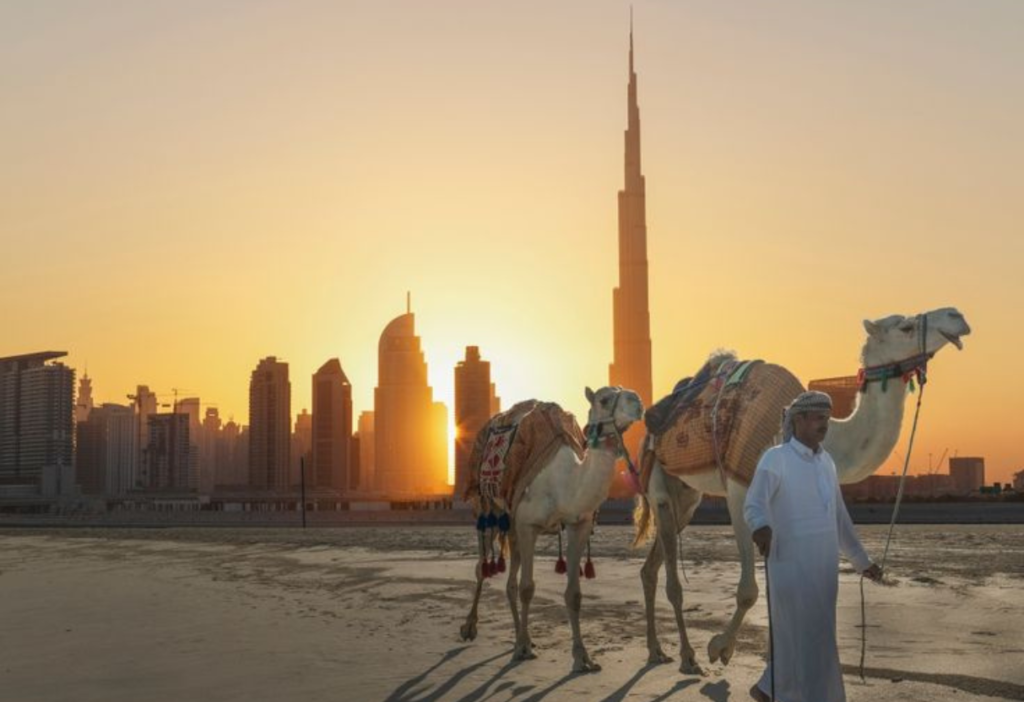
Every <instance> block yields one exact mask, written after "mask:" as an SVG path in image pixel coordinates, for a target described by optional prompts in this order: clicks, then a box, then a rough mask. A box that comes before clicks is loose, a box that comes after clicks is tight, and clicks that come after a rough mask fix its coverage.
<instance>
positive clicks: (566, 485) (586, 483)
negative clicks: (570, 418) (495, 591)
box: [462, 387, 644, 672]
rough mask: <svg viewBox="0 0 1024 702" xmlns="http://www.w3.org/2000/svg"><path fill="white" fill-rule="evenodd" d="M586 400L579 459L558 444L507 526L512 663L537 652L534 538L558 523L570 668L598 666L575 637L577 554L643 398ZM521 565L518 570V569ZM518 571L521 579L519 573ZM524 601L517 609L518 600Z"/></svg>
mask: <svg viewBox="0 0 1024 702" xmlns="http://www.w3.org/2000/svg"><path fill="white" fill-rule="evenodd" d="M586 394H587V400H588V401H589V402H590V411H589V414H588V418H587V421H588V424H587V428H588V432H587V433H588V436H590V437H592V438H593V439H594V442H592V443H591V446H590V448H588V449H587V451H586V453H585V454H584V456H583V459H582V460H580V459H579V458H578V457H577V455H576V452H575V451H574V450H573V449H572V448H571V447H570V446H568V445H563V446H561V447H560V448H559V449H558V451H557V452H556V453H555V454H554V455H553V456H552V457H551V458H550V459H549V460H548V462H547V463H546V464H545V465H544V466H543V467H542V468H540V469H539V470H538V472H537V473H536V474H535V476H536V477H534V478H533V480H532V482H531V483H530V485H529V486H528V487H526V488H525V490H524V491H523V493H522V497H521V498H520V499H519V502H518V504H516V505H515V506H514V510H515V511H514V513H513V514H512V525H511V530H510V532H509V539H508V548H509V569H508V570H509V572H508V584H507V586H506V594H507V595H508V603H509V607H510V608H511V610H512V619H513V622H514V624H515V630H516V646H515V651H514V653H513V655H512V659H513V661H522V660H528V659H531V658H536V655H535V654H534V653H533V643H532V642H531V640H530V630H529V616H530V603H531V601H532V600H533V594H534V578H533V561H534V548H535V546H536V542H537V537H538V536H539V535H540V534H542V533H556V532H557V531H558V530H560V529H561V528H562V527H563V526H564V527H565V530H566V535H567V537H568V548H567V554H566V556H567V562H566V566H567V572H566V574H567V576H568V583H567V585H566V588H565V605H566V607H567V608H568V610H569V623H570V625H571V626H572V638H573V647H572V654H573V671H575V672H591V671H597V670H600V669H601V667H600V666H599V665H597V664H596V663H594V662H593V661H592V660H591V659H590V656H589V655H588V654H587V649H586V647H585V646H584V645H583V639H582V637H581V636H580V604H581V601H582V595H581V592H580V559H581V556H582V554H583V551H584V547H585V545H586V543H587V538H588V537H589V536H590V533H591V529H592V526H593V519H594V513H595V512H596V511H597V508H598V507H600V505H601V503H602V502H604V501H605V500H606V499H607V498H608V491H609V490H610V489H611V484H612V481H613V480H614V478H615V464H616V462H617V461H618V459H619V457H620V456H622V455H623V451H624V449H623V443H622V434H623V432H625V431H626V430H627V429H629V427H630V425H632V424H633V422H636V421H638V420H640V419H641V418H642V417H643V412H644V407H643V403H642V402H641V400H640V396H639V395H637V394H636V393H635V392H633V391H632V390H624V389H622V388H619V387H605V388H601V389H600V390H598V391H597V392H594V391H592V390H591V389H590V388H587V390H586ZM483 559H484V556H483V555H481V563H478V565H477V588H476V593H475V596H474V599H473V606H472V608H471V610H470V613H469V616H468V617H467V618H466V623H465V624H463V626H462V636H463V638H473V637H475V635H476V621H477V604H478V601H479V598H480V587H481V583H482V578H483V575H482V573H481V565H482V563H483ZM520 569H522V574H521V575H519V571H520ZM517 576H518V578H517ZM519 603H521V604H522V612H521V613H520V612H519V609H518V604H519Z"/></svg>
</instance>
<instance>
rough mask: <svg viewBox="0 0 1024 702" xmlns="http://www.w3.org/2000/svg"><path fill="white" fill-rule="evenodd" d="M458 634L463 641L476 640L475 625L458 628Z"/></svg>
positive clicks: (464, 625)
mask: <svg viewBox="0 0 1024 702" xmlns="http://www.w3.org/2000/svg"><path fill="white" fill-rule="evenodd" d="M459 634H461V635H462V640H463V641H475V640H476V624H463V625H462V626H461V627H460V628H459Z"/></svg>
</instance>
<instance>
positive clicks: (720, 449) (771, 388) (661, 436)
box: [641, 358, 804, 490]
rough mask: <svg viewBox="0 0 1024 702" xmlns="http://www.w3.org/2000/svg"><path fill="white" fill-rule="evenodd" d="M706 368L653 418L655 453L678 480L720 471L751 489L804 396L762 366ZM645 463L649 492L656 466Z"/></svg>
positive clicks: (776, 370)
mask: <svg viewBox="0 0 1024 702" xmlns="http://www.w3.org/2000/svg"><path fill="white" fill-rule="evenodd" d="M709 365H711V364H706V365H705V366H704V367H703V368H701V370H700V371H699V372H698V373H697V375H695V376H693V378H692V379H687V380H686V381H685V382H684V383H680V385H679V386H677V388H676V391H675V392H673V394H672V395H670V396H669V397H667V398H665V400H662V401H660V402H659V403H658V404H657V405H655V407H656V408H657V407H658V406H659V405H662V404H663V403H665V405H664V406H663V407H662V409H661V410H660V412H661V415H660V416H656V417H655V418H654V420H653V421H654V422H655V423H656V426H655V430H651V429H650V424H649V425H648V427H649V430H650V433H651V435H652V436H653V454H654V458H657V461H658V463H660V464H661V465H662V467H663V468H664V470H665V471H666V472H667V473H669V474H671V475H675V476H678V477H684V476H687V475H695V474H701V473H707V472H720V473H721V477H722V479H723V482H724V480H725V478H726V477H731V478H733V479H734V480H738V481H739V482H741V483H743V484H745V485H749V484H750V481H751V480H752V479H753V475H754V469H755V468H756V467H757V462H758V461H759V460H760V458H761V454H762V453H764V451H765V450H767V449H768V448H770V447H771V446H773V445H774V444H775V443H776V442H777V437H778V435H779V432H780V429H781V422H782V412H783V410H784V409H785V407H786V405H788V404H789V403H790V402H792V400H793V399H794V398H795V397H796V396H797V395H799V394H800V393H801V392H803V390H804V388H803V385H802V384H801V383H800V381H799V380H797V378H796V377H795V376H794V375H793V374H792V373H790V372H789V371H788V370H786V369H785V368H783V367H781V366H777V365H774V364H770V363H764V362H762V361H738V360H736V359H732V358H731V359H726V360H725V361H724V362H716V363H715V364H714V367H713V368H709ZM644 459H646V460H643V459H642V460H641V483H642V485H643V487H644V489H645V490H646V489H647V485H648V481H649V480H650V471H651V468H652V466H653V463H654V461H653V460H651V458H650V456H649V454H648V455H645V456H644Z"/></svg>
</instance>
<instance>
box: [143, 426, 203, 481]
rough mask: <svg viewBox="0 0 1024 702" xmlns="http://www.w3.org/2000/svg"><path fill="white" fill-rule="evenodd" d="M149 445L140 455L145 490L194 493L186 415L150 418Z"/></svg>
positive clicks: (193, 464) (194, 471)
mask: <svg viewBox="0 0 1024 702" xmlns="http://www.w3.org/2000/svg"><path fill="white" fill-rule="evenodd" d="M147 423H148V425H149V443H148V444H147V445H146V448H145V450H144V451H143V456H144V460H143V463H142V471H141V476H140V477H141V483H142V488H143V489H144V490H175V491H181V490H195V489H197V487H198V485H197V480H196V470H195V468H196V461H195V458H194V456H195V453H194V452H193V451H192V446H191V443H190V438H189V418H188V415H187V414H178V413H176V412H166V413H157V414H153V415H150V417H149V419H148V422H147Z"/></svg>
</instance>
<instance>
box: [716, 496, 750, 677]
mask: <svg viewBox="0 0 1024 702" xmlns="http://www.w3.org/2000/svg"><path fill="white" fill-rule="evenodd" d="M746 497H747V488H746V487H744V486H743V485H740V484H739V483H737V482H735V481H732V480H730V481H729V484H728V497H727V500H728V504H729V518H730V519H731V520H732V530H733V533H734V534H735V535H736V546H737V548H738V549H739V552H740V566H741V567H742V569H743V570H742V572H741V574H740V583H739V586H738V587H737V588H736V611H735V612H734V613H733V615H732V619H731V620H730V621H729V625H728V626H727V627H726V628H725V631H724V632H723V633H721V634H718V635H717V636H714V637H712V639H711V641H710V642H709V643H708V656H709V657H710V658H711V661H712V662H715V661H716V660H718V659H719V658H721V660H722V663H728V662H729V659H730V658H732V654H733V651H734V650H735V648H736V634H737V632H738V631H739V629H740V625H742V624H743V618H744V617H745V616H746V614H747V610H749V609H750V608H751V607H753V606H754V603H755V602H757V593H758V589H757V580H756V579H755V578H754V542H753V540H752V539H751V536H750V529H749V528H748V527H747V521H746V520H745V519H744V518H743V502H744V500H746Z"/></svg>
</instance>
